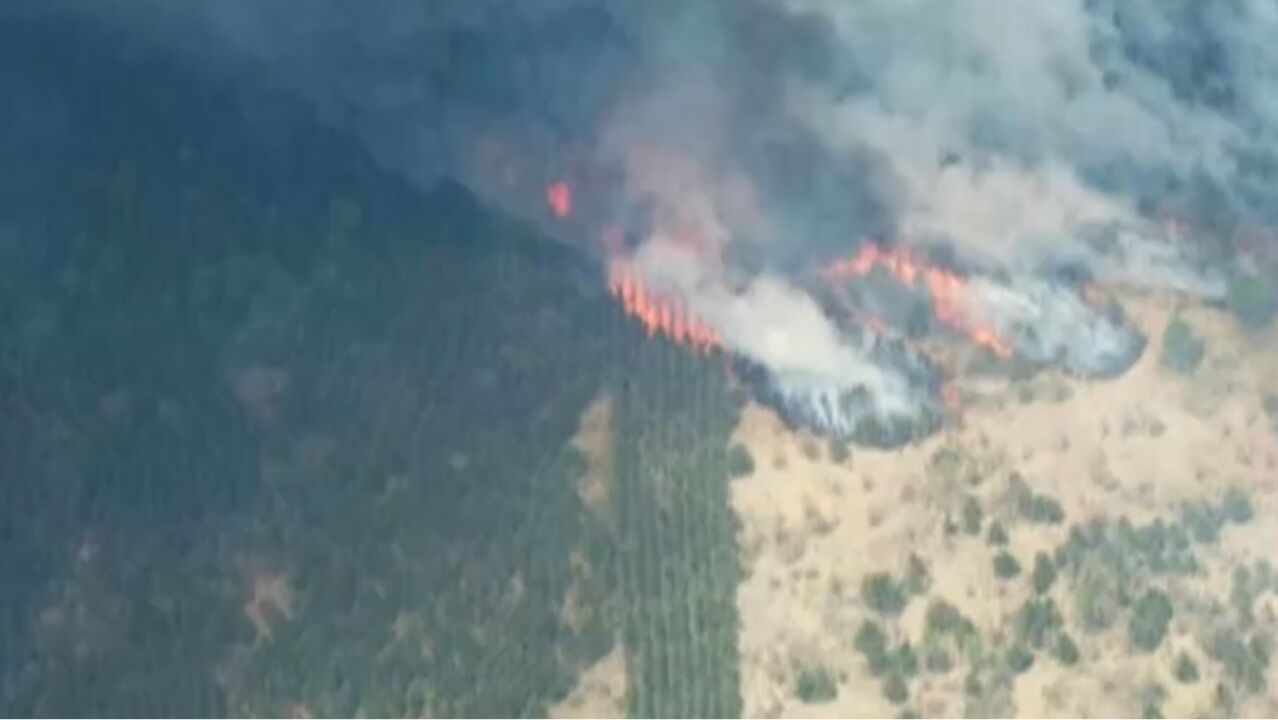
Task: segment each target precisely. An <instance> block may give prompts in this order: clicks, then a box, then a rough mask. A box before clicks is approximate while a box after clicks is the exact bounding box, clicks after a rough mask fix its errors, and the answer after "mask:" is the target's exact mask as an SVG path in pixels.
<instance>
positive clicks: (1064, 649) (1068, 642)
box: [1052, 633, 1078, 667]
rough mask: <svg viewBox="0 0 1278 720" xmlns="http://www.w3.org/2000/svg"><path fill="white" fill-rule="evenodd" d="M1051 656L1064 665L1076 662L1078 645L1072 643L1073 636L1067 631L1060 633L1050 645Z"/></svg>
mask: <svg viewBox="0 0 1278 720" xmlns="http://www.w3.org/2000/svg"><path fill="white" fill-rule="evenodd" d="M1052 656H1053V657H1055V658H1056V661H1057V662H1059V663H1060V664H1062V665H1064V666H1066V667H1070V666H1072V665H1074V664H1076V663H1077V662H1078V645H1076V644H1075V643H1074V638H1072V637H1070V636H1069V633H1061V634H1060V635H1059V636H1058V637H1057V638H1056V644H1055V645H1054V646H1053V647H1052Z"/></svg>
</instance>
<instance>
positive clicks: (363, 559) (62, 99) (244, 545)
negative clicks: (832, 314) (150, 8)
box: [0, 21, 740, 716]
mask: <svg viewBox="0 0 1278 720" xmlns="http://www.w3.org/2000/svg"><path fill="white" fill-rule="evenodd" d="M4 32H5V34H6V35H7V36H8V37H5V38H0V53H3V54H4V55H5V57H4V58H3V60H4V62H2V63H0V70H2V71H3V72H5V73H6V74H7V75H6V78H5V79H6V80H13V81H14V82H19V81H21V83H22V84H23V92H25V93H26V94H27V95H28V96H29V98H28V102H29V103H33V104H34V105H33V106H32V107H33V109H32V110H31V113H30V115H31V117H32V118H35V117H39V114H40V113H41V112H54V111H57V112H62V113H63V114H62V115H59V117H65V118H66V119H67V122H68V123H69V125H68V127H67V128H62V131H64V132H66V133H67V134H68V136H70V137H77V138H86V139H85V140H84V141H83V142H81V143H78V144H74V143H73V144H72V145H71V146H68V147H62V146H58V147H56V148H53V149H49V148H48V147H44V146H40V145H38V144H36V145H27V146H25V147H28V148H29V149H28V150H26V151H24V152H25V153H26V154H25V155H23V156H21V157H17V161H18V162H21V163H23V167H24V168H27V166H29V172H27V175H26V176H27V179H28V182H26V183H23V184H22V185H21V186H14V187H9V186H5V187H4V197H3V198H0V199H2V200H3V202H4V207H5V213H6V218H7V219H6V223H5V224H4V230H3V232H4V235H3V237H0V253H4V259H5V261H6V262H5V265H4V268H3V269H0V299H2V300H3V302H2V303H0V332H2V333H3V338H4V342H3V344H0V407H3V409H4V412H3V416H2V418H3V428H2V430H3V431H2V432H0V475H3V478H4V483H5V486H4V487H5V496H4V504H3V507H0V536H2V537H3V539H4V542H3V543H0V577H3V578H4V588H5V591H4V594H3V596H0V637H3V638H4V640H3V641H0V707H2V708H3V710H4V713H5V714H15V713H16V714H35V715H46V714H59V715H79V714H86V713H93V714H100V715H111V716H114V715H158V714H169V715H181V716H189V715H209V714H214V715H216V714H234V715H241V714H243V715H280V714H287V713H290V712H308V713H313V714H316V715H334V714H336V715H350V714H355V713H361V714H373V715H415V714H422V713H432V714H436V715H440V714H443V715H472V716H476V715H477V716H504V715H514V716H524V715H533V716H535V715H543V714H545V713H546V711H547V708H548V705H549V704H550V703H551V702H553V701H554V700H556V699H558V698H560V697H562V696H563V695H564V694H565V693H566V692H567V691H568V690H569V688H570V687H571V685H572V683H573V682H574V680H575V679H576V678H577V676H578V675H579V673H580V671H581V670H582V668H584V667H585V666H586V665H587V664H588V663H589V662H591V661H592V660H594V659H596V658H598V657H600V656H602V655H603V654H604V653H605V652H607V650H608V649H609V648H610V647H611V646H612V643H613V639H614V636H620V637H621V638H622V639H623V641H624V643H625V649H626V653H627V659H628V661H629V662H628V668H629V672H630V674H631V678H630V683H629V687H630V688H631V692H630V696H629V697H628V699H627V702H628V706H629V709H630V710H631V712H633V713H636V714H641V715H652V714H660V715H731V714H735V713H737V712H738V711H739V703H740V701H739V693H738V688H737V674H736V673H737V668H736V658H735V652H736V650H735V642H736V619H735V609H734V606H733V593H734V591H735V586H736V573H737V567H736V557H735V549H734V546H733V523H732V518H731V515H730V510H729V508H728V506H727V479H728V473H727V458H726V454H725V448H726V444H727V434H728V432H729V430H730V429H731V427H732V425H733V423H734V418H735V413H736V406H737V400H736V399H735V398H734V397H733V396H732V395H731V393H730V392H729V389H728V387H727V384H726V378H725V375H724V373H723V369H722V367H721V366H720V364H719V363H718V362H717V358H705V357H696V356H692V355H689V354H687V353H684V352H682V351H681V350H679V349H677V348H674V347H671V346H669V345H667V344H665V343H664V342H663V341H654V340H650V339H648V338H646V337H644V336H643V334H642V332H641V331H640V330H639V329H638V328H636V327H634V326H633V325H632V324H631V323H630V322H629V321H628V320H627V319H626V318H624V317H623V316H622V314H621V312H620V310H619V309H618V308H617V307H616V306H615V305H614V304H613V303H611V302H610V301H608V299H607V298H606V297H604V296H603V294H602V292H601V289H600V288H599V287H598V283H597V281H596V277H595V273H596V272H597V270H596V269H595V268H593V267H590V266H589V265H587V264H586V263H585V262H584V261H582V260H581V259H580V258H578V257H577V256H575V255H573V254H571V253H569V252H568V251H567V250H564V249H562V248H560V247H558V246H556V245H554V244H553V243H551V242H549V241H547V240H545V239H544V238H541V237H537V236H536V234H535V233H533V232H531V231H530V230H529V229H528V228H527V227H525V226H523V225H521V224H519V223H517V222H515V221H513V220H510V219H508V218H505V217H502V216H500V215H498V214H493V213H491V212H489V211H487V210H485V209H484V208H483V207H482V206H481V205H480V204H479V203H478V202H477V201H476V200H475V198H473V197H472V196H471V195H470V194H469V193H467V192H466V191H465V190H464V189H462V188H460V187H457V186H453V185H448V184H445V185H442V186H441V187H439V188H437V189H436V190H434V191H431V192H428V193H422V192H420V191H418V190H417V189H415V188H413V187H410V186H408V185H406V184H405V183H403V182H402V181H400V180H399V179H397V178H395V177H392V176H388V175H386V174H384V173H382V172H380V171H378V170H377V168H376V167H375V166H374V164H373V163H372V162H371V161H370V159H369V158H368V157H367V156H366V155H365V154H364V153H363V152H362V151H361V150H360V149H358V148H357V147H355V146H354V145H353V144H352V143H351V142H349V141H348V140H347V139H345V138H343V137H341V136H339V135H336V134H335V133H333V132H330V131H328V130H326V129H324V128H323V127H322V126H321V125H319V124H318V123H317V122H316V121H315V120H314V118H312V117H311V116H310V113H309V112H308V110H307V109H306V108H305V107H304V106H300V105H297V104H294V103H292V102H291V101H289V100H288V99H287V98H281V97H278V96H276V95H274V94H271V93H269V92H266V91H260V92H259V91H256V90H252V89H251V88H249V89H246V88H245V86H244V82H243V81H240V82H237V83H231V82H229V81H218V80H216V79H210V78H198V77H191V76H189V75H188V74H187V73H186V72H185V71H184V70H183V69H182V68H181V67H175V66H173V65H172V64H171V63H168V62H167V61H166V59H165V58H157V57H154V56H153V55H151V54H149V53H148V52H147V51H145V50H142V49H137V48H134V49H130V50H127V51H126V50H120V48H119V46H117V44H115V43H113V42H112V41H110V40H108V39H104V38H102V37H99V36H97V35H95V34H94V33H93V32H89V31H85V30H83V29H77V28H74V27H65V26H61V25H58V26H56V27H54V26H51V25H48V24H46V23H45V21H32V22H29V23H26V24H25V25H24V24H19V23H15V24H14V25H11V26H9V27H7V28H6V29H5V31H4ZM55 33H56V34H57V35H58V36H59V37H62V38H66V37H67V36H68V35H67V34H68V33H70V34H71V35H70V36H71V37H72V39H73V41H72V42H66V41H63V42H62V43H60V44H62V45H63V46H65V47H69V48H74V50H73V51H69V52H68V53H65V54H59V55H56V56H53V55H46V54H43V53H40V52H39V48H40V47H41V42H48V41H49V39H50V37H51V36H52V34H55ZM41 38H43V40H42V39H41ZM18 69H21V73H19V72H18ZM10 76H12V77H10ZM41 102H45V103H46V104H47V107H42V106H40V105H39V104H40V103H41ZM246 107H251V108H252V109H253V112H252V114H251V115H250V116H246V115H245V108H246ZM20 120H21V119H20V118H19V119H18V120H14V121H13V122H12V123H10V125H7V126H5V129H6V131H7V132H11V133H20V132H35V130H32V129H31V128H26V129H24V128H23V127H21V126H20ZM33 127H34V126H33ZM42 147H44V149H41V148H42ZM51 188H57V192H50V189H51ZM601 392H610V393H611V394H612V395H613V396H614V397H616V398H617V399H618V408H619V415H618V418H619V420H618V432H617V433H616V434H615V436H616V441H615V442H616V443H617V448H616V451H617V455H618V458H619V463H618V478H617V486H618V488H619V492H618V493H617V494H616V496H615V497H614V498H612V502H613V504H614V507H613V508H612V512H613V513H614V514H615V516H616V517H617V518H619V523H618V527H617V528H616V529H615V530H614V529H612V528H607V527H605V526H604V525H603V524H602V523H601V522H600V521H599V520H597V519H596V518H595V517H594V516H593V515H591V514H590V513H588V512H586V510H585V508H584V506H583V504H582V501H581V499H580V498H579V497H578V495H577V491H576V486H575V481H576V478H577V477H578V476H580V474H581V473H582V471H583V459H582V457H580V456H579V454H578V453H577V451H576V450H575V449H574V448H573V447H572V445H571V444H570V440H571V437H572V436H573V434H574V432H575V431H576V429H577V426H578V423H579V419H580V415H581V413H582V411H583V409H584V408H585V407H586V406H587V404H588V403H589V402H590V401H591V399H592V398H594V397H596V396H598V395H599V394H600V393H601ZM574 551H581V552H584V553H585V555H586V556H587V557H588V558H589V562H590V564H591V566H592V567H593V568H595V569H596V570H598V572H595V573H593V574H592V575H591V577H590V578H589V579H586V580H583V579H582V578H581V577H579V576H578V574H577V573H575V571H574V567H573V564H572V562H571V558H572V556H573V553H574ZM570 587H572V588H574V590H573V591H574V592H575V593H576V598H577V603H578V604H579V605H581V606H582V610H581V615H582V617H584V618H585V619H584V621H581V622H568V620H567V619H565V617H564V613H563V611H562V608H563V606H564V602H565V597H566V595H567V594H568V593H569V590H570Z"/></svg>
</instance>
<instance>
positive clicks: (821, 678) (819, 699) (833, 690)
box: [795, 668, 839, 705]
mask: <svg viewBox="0 0 1278 720" xmlns="http://www.w3.org/2000/svg"><path fill="white" fill-rule="evenodd" d="M795 695H797V696H798V698H799V699H800V700H802V701H803V702H805V703H807V704H809V705H813V704H820V703H828V702H830V701H831V700H833V699H834V698H836V697H838V695H839V687H838V685H837V684H836V683H835V682H834V676H833V675H831V674H830V671H829V670H826V669H825V668H805V669H804V670H802V671H801V672H799V678H798V681H797V682H796V683H795Z"/></svg>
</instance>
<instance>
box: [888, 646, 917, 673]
mask: <svg viewBox="0 0 1278 720" xmlns="http://www.w3.org/2000/svg"><path fill="white" fill-rule="evenodd" d="M892 666H893V669H894V671H895V672H898V673H900V674H901V675H902V676H904V677H907V678H908V677H914V676H915V675H916V674H918V671H919V657H918V655H916V654H915V653H914V648H913V647H912V646H911V645H910V643H909V641H906V642H903V643H901V646H900V647H898V648H897V649H896V657H894V658H893V662H892Z"/></svg>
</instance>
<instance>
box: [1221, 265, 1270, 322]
mask: <svg viewBox="0 0 1278 720" xmlns="http://www.w3.org/2000/svg"><path fill="white" fill-rule="evenodd" d="M1225 304H1226V305H1228V306H1229V309H1230V310H1231V311H1232V312H1233V313H1234V315H1236V316H1238V319H1239V320H1241V321H1242V323H1243V325H1245V326H1246V327H1247V328H1248V329H1251V330H1260V329H1263V328H1264V327H1266V326H1267V325H1269V323H1270V321H1272V320H1273V318H1274V314H1275V313H1276V312H1278V290H1275V288H1274V285H1273V281H1272V280H1270V279H1268V278H1265V277H1264V276H1261V275H1242V276H1239V277H1236V278H1234V279H1233V281H1232V282H1230V283H1229V289H1228V290H1227V292H1226V295H1225Z"/></svg>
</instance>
